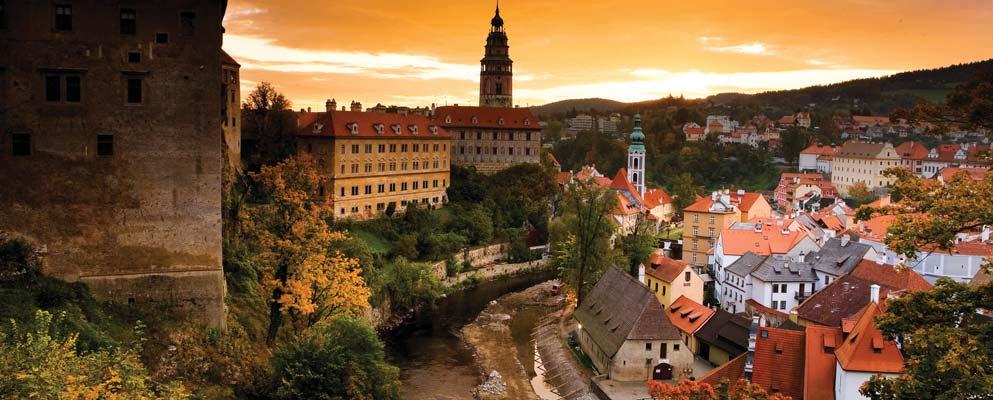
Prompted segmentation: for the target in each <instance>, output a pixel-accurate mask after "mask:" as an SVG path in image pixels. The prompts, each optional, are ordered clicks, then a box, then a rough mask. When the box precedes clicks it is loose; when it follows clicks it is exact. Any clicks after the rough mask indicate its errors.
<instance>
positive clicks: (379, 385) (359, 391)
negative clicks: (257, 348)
mask: <svg viewBox="0 0 993 400" xmlns="http://www.w3.org/2000/svg"><path fill="white" fill-rule="evenodd" d="M272 366H273V376H272V382H273V386H274V392H273V393H272V394H271V395H272V397H273V398H276V399H327V400H332V399H373V400H392V399H399V398H400V381H399V375H400V374H399V371H398V370H397V368H396V367H393V366H390V365H389V364H387V363H386V357H385V353H384V351H383V343H382V342H380V340H379V337H378V336H376V331H374V330H373V329H372V327H371V326H370V325H369V323H368V322H366V321H364V320H362V319H360V318H352V317H337V318H334V319H332V320H331V321H329V322H328V323H326V324H321V325H317V326H315V327H313V328H311V329H308V330H307V331H306V333H304V335H302V337H300V338H299V339H297V340H296V341H295V342H293V343H292V344H290V345H287V346H285V347H282V348H280V349H278V350H277V351H276V353H275V354H274V355H273V359H272Z"/></svg>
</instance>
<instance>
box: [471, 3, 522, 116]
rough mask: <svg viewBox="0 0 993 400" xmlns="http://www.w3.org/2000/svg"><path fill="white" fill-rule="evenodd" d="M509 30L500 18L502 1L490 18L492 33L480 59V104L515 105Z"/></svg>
mask: <svg viewBox="0 0 993 400" xmlns="http://www.w3.org/2000/svg"><path fill="white" fill-rule="evenodd" d="M509 50H510V46H508V45H507V31H505V30H504V28H503V18H500V3H499V2H498V3H497V7H496V15H494V16H493V19H492V20H490V34H489V36H487V37H486V54H485V55H484V56H483V59H482V60H480V61H479V63H480V70H479V105H480V106H490V107H513V106H514V99H513V93H514V86H513V79H514V74H513V68H512V65H513V63H514V62H513V61H511V60H510V51H509Z"/></svg>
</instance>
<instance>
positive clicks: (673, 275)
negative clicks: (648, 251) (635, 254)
mask: <svg viewBox="0 0 993 400" xmlns="http://www.w3.org/2000/svg"><path fill="white" fill-rule="evenodd" d="M687 265H688V264H686V263H684V262H683V261H682V260H674V259H671V258H669V257H666V256H664V255H663V254H662V252H661V251H656V252H655V253H653V254H652V256H651V257H649V258H648V261H647V262H645V274H648V275H651V276H652V277H654V278H658V279H661V280H663V281H666V282H669V283H672V282H674V281H675V280H676V279H677V278H679V275H680V274H682V273H683V271H684V270H685V269H686V266H687Z"/></svg>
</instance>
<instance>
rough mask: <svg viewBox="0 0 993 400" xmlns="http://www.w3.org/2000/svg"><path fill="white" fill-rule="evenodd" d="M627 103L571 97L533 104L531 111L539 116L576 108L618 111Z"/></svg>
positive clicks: (603, 111) (581, 109) (601, 111)
mask: <svg viewBox="0 0 993 400" xmlns="http://www.w3.org/2000/svg"><path fill="white" fill-rule="evenodd" d="M627 105H628V104H627V103H622V102H619V101H616V100H609V99H601V98H592V99H571V100H562V101H556V102H554V103H548V104H545V105H541V106H532V107H531V111H532V112H534V113H535V114H537V115H538V116H546V115H550V114H555V113H566V112H570V111H572V110H573V109H575V110H576V111H578V112H588V111H589V110H595V111H596V112H600V113H610V112H616V111H619V110H620V109H622V108H624V107H626V106H627Z"/></svg>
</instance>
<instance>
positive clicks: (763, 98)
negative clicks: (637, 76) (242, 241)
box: [531, 59, 993, 116]
mask: <svg viewBox="0 0 993 400" xmlns="http://www.w3.org/2000/svg"><path fill="white" fill-rule="evenodd" d="M990 70H993V59H990V60H985V61H977V62H972V63H965V64H957V65H951V66H948V67H942V68H935V69H925V70H918V71H908V72H901V73H898V74H894V75H890V76H884V77H881V78H868V79H856V80H851V81H846V82H840V83H835V84H831V85H820V86H811V87H806V88H802V89H793V90H779V91H773V92H763V93H757V94H743V93H721V94H716V95H713V96H710V97H707V98H706V99H702V100H683V99H674V98H663V99H658V100H649V101H642V102H638V103H622V102H618V101H613V100H607V99H600V98H594V99H574V100H562V101H557V102H554V103H549V104H546V105H543V106H535V107H531V109H532V110H533V111H534V112H535V113H536V114H538V115H539V116H547V115H551V114H568V113H570V112H573V111H576V112H588V111H589V110H591V109H592V110H595V111H597V112H599V113H605V112H615V111H619V110H629V109H640V110H644V109H646V108H658V107H665V106H673V105H676V106H687V105H692V104H698V105H700V106H703V107H707V106H731V107H737V108H746V109H752V111H755V112H759V111H762V112H765V113H766V114H770V115H777V116H778V115H780V114H786V113H790V112H792V111H796V110H797V109H801V108H807V107H810V105H811V104H813V105H814V107H815V108H818V109H822V110H825V111H831V110H846V111H851V112H854V113H857V114H876V115H883V114H887V113H889V112H890V111H892V110H893V109H894V108H900V107H910V106H913V105H914V104H917V103H921V102H925V101H927V102H932V103H939V102H943V101H944V99H945V95H947V94H948V92H950V91H951V89H952V88H954V87H955V86H956V85H957V84H959V83H961V82H964V81H967V80H969V79H972V78H974V77H976V75H977V74H978V73H979V72H982V71H990ZM760 109H762V110H760Z"/></svg>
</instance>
